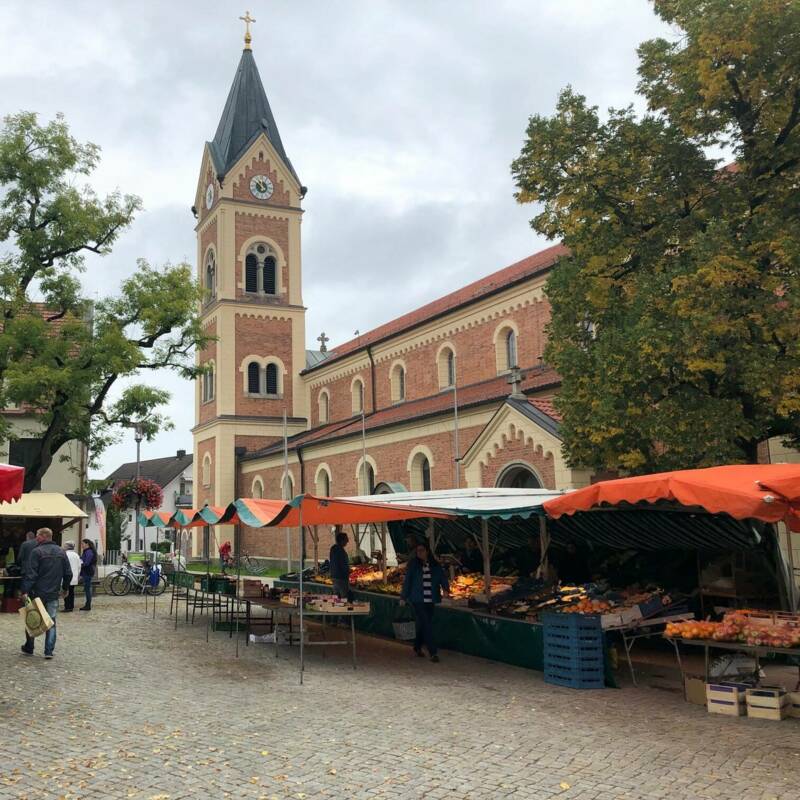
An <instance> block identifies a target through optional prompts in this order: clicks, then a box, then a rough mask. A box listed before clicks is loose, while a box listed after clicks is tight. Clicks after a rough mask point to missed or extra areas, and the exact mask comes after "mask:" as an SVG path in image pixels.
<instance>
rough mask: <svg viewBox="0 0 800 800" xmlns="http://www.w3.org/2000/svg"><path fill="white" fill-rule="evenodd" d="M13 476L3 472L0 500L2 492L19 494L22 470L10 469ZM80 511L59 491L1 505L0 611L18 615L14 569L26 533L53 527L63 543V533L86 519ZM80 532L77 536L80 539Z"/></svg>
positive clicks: (56, 538) (56, 536) (57, 538)
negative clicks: (17, 490)
mask: <svg viewBox="0 0 800 800" xmlns="http://www.w3.org/2000/svg"><path fill="white" fill-rule="evenodd" d="M0 466H2V465H0ZM9 469H11V470H12V472H11V473H9V474H6V475H5V479H6V483H5V488H4V486H3V474H4V473H3V472H2V471H0V497H1V496H2V495H1V493H2V492H3V491H10V492H11V493H12V494H13V493H14V492H16V487H17V486H19V483H20V481H21V478H20V473H22V474H24V470H23V469H22V468H21V467H11V468H9ZM86 516H87V515H86V514H85V513H84V512H83V511H81V509H80V508H78V506H76V505H75V504H74V503H73V502H72V501H71V500H70V499H69V498H68V497H66V496H65V495H63V494H60V493H58V492H31V493H29V494H21V495H19V497H18V499H17V500H16V501H15V502H4V503H2V504H0V594H2V597H3V602H2V605H0V608H2V610H4V611H10V612H15V611H16V610H17V608H18V605H19V604H18V602H17V601H16V600H15V595H16V593H17V589H18V584H19V582H20V580H21V576H20V575H19V574H18V571H17V570H16V569H15V568H14V566H13V565H14V563H15V560H16V554H17V553H18V552H19V548H20V545H21V544H22V543H23V542H24V541H25V534H26V533H27V531H36V530H37V529H38V528H50V529H51V530H52V531H53V538H54V541H55V542H57V543H58V544H61V541H62V534H63V533H64V532H65V531H67V529H68V528H70V527H71V526H72V525H74V524H75V523H76V522H78V521H79V520H83V519H86ZM79 536H80V533H79V532H78V533H76V534H75V538H76V539H77V538H78V537H79Z"/></svg>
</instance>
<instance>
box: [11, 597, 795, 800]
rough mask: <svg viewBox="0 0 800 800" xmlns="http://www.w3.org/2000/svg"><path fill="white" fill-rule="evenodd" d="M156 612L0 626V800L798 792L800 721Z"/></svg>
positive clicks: (116, 607) (386, 647)
mask: <svg viewBox="0 0 800 800" xmlns="http://www.w3.org/2000/svg"><path fill="white" fill-rule="evenodd" d="M167 607H168V603H165V602H164V599H163V598H162V599H161V600H160V601H159V614H158V616H157V617H156V619H155V620H153V619H152V618H151V617H146V616H145V615H144V608H143V601H142V600H141V599H139V598H125V599H115V598H106V597H100V598H97V601H96V606H95V610H93V611H92V612H91V614H88V615H87V614H79V613H75V614H71V615H64V614H62V615H60V616H59V619H58V624H59V637H58V645H57V647H56V657H55V659H54V660H52V661H45V660H44V659H43V658H42V657H41V643H39V642H37V656H36V657H35V658H33V659H26V658H24V657H23V656H21V655H20V654H19V645H20V643H21V635H20V631H19V619H18V618H16V617H15V616H13V615H0V798H2V800H6V798H9V799H10V798H13V799H14V800H23V799H26V798H27V799H28V800H34V798H37V799H38V798H65V799H69V800H72V799H73V798H139V799H140V800H181V799H183V798H203V799H204V800H217V799H218V798H219V799H220V800H221V799H222V798H236V799H237V800H238V799H239V798H244V799H246V798H262V800H267V799H269V798H276V799H279V800H284V798H296V799H297V800H302V798H309V799H310V798H333V799H335V800H339V799H341V800H345V799H348V800H349V799H350V798H386V800H401V799H405V798H409V799H411V798H413V799H414V800H416V798H431V799H432V800H438V799H439V798H441V800H456V798H461V799H463V798H469V799H470V800H483V799H484V798H487V799H488V798H491V799H492V800H497V799H498V798H514V799H515V800H521V799H522V798H550V797H555V796H558V797H559V798H565V800H566V799H567V798H569V799H570V800H616V799H617V798H630V799H631V800H635V799H636V798H648V800H650V799H651V798H653V799H655V798H669V800H684V798H685V799H686V800H688V799H689V798H731V800H732V799H733V798H736V800H750V799H751V798H752V800H763V799H765V798H781V799H783V798H786V799H787V800H788V799H789V798H792V800H796V798H798V796H800V757H799V756H800V721H798V720H787V721H784V722H781V723H776V722H767V721H760V720H752V719H745V718H743V719H735V718H728V717H719V716H710V715H708V714H706V713H705V711H704V710H703V709H702V708H700V707H697V706H690V705H688V704H686V703H684V702H683V701H682V699H681V697H680V696H679V695H677V693H670V692H664V691H657V690H654V689H633V688H626V689H624V690H622V691H615V690H610V689H608V690H605V691H597V692H576V691H570V690H566V689H558V688H555V687H550V686H546V685H545V684H544V683H543V682H542V679H541V675H540V674H539V673H536V672H531V671H528V670H523V669H516V668H513V667H508V666H504V665H498V664H494V663H491V662H487V661H482V660H480V659H475V658H470V657H467V656H461V655H458V654H453V653H444V654H443V656H442V663H441V664H431V663H430V662H428V661H427V660H422V659H416V658H413V657H410V655H409V652H410V651H409V649H408V648H407V647H405V646H402V645H399V644H396V643H394V642H386V641H381V640H377V639H374V638H369V637H360V639H359V646H360V653H359V656H360V663H359V669H358V671H356V672H354V671H353V669H352V668H351V666H350V662H349V659H348V653H347V652H346V651H347V648H332V649H331V650H330V651H329V655H328V657H327V659H325V660H323V658H322V652H321V650H320V649H314V650H313V652H311V653H310V655H309V658H308V663H307V671H306V683H305V685H304V686H303V687H300V686H299V685H298V679H297V677H298V676H297V659H296V654H295V653H294V652H289V651H287V650H286V649H285V648H284V649H282V650H281V657H280V658H279V659H278V660H276V659H275V658H274V656H273V651H272V649H271V648H269V647H267V646H264V645H261V646H250V647H248V648H246V649H245V648H244V646H242V647H241V648H240V658H239V659H238V660H237V659H235V657H234V653H235V641H234V640H232V639H230V638H228V635H227V634H224V633H219V632H218V633H213V632H212V634H211V636H210V641H209V643H208V644H206V641H205V630H206V629H205V624H204V623H202V622H198V623H197V624H196V625H195V626H191V625H188V626H187V625H185V624H184V623H183V621H181V623H180V625H179V627H178V629H177V631H174V630H173V622H172V621H171V620H170V619H169V618H168V616H167Z"/></svg>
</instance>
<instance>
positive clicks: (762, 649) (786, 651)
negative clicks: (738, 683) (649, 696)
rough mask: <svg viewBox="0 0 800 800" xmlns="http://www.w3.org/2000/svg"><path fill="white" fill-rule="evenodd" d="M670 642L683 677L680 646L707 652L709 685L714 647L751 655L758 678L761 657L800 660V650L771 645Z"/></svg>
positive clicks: (713, 641) (677, 639)
mask: <svg viewBox="0 0 800 800" xmlns="http://www.w3.org/2000/svg"><path fill="white" fill-rule="evenodd" d="M669 640H670V641H671V642H672V645H673V647H674V648H675V657H676V658H677V659H678V667H680V670H681V675H683V663H682V662H681V652H680V649H679V647H678V645H679V644H685V645H689V646H690V647H702V648H703V649H704V650H705V681H706V683H708V655H709V651H710V650H711V648H712V647H713V648H715V649H717V650H733V651H736V652H739V653H749V654H750V655H752V656H753V658H754V659H755V662H756V669H755V674H756V676H758V675H760V673H761V662H760V661H759V659H760V657H761V656H772V655H788V656H793V657H794V658H797V659H800V648H797V647H791V648H790V647H771V646H769V645H755V644H747V643H746V642H718V641H717V640H716V639H684V638H682V637H678V636H676V637H670V639H669ZM799 663H800V662H799ZM798 669H799V672H798V677H800V667H799V668H798ZM797 687H798V688H799V689H800V680H798V682H797Z"/></svg>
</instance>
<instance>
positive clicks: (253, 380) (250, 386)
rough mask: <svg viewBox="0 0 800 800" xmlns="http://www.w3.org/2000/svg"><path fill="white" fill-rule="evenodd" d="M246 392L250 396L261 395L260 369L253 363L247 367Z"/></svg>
mask: <svg viewBox="0 0 800 800" xmlns="http://www.w3.org/2000/svg"><path fill="white" fill-rule="evenodd" d="M247 391H248V392H249V393H250V394H261V368H260V367H259V366H258V363H257V362H255V361H251V362H250V363H249V364H248V365H247Z"/></svg>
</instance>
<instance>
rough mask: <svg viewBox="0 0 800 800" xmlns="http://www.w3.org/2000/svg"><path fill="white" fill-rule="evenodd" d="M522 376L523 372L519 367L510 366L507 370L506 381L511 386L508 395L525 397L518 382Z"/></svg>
mask: <svg viewBox="0 0 800 800" xmlns="http://www.w3.org/2000/svg"><path fill="white" fill-rule="evenodd" d="M524 377H525V373H524V372H523V371H522V370H521V369H520V368H519V367H512V368H511V369H510V370H509V373H508V378H507V381H508V383H509V384H510V386H511V394H510V395H509V396H510V397H515V398H517V399H520V398H524V397H525V394H524V393H523V391H522V389H521V388H520V384H521V383H522V380H523V378H524Z"/></svg>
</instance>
